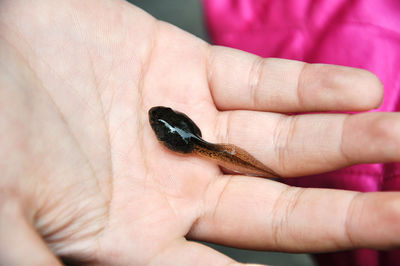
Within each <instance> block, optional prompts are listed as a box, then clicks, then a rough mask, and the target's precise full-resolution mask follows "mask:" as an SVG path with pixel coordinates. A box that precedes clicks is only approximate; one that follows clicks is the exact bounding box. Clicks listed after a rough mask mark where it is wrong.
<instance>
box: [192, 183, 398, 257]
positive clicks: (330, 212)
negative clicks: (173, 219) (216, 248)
mask: <svg viewBox="0 0 400 266" xmlns="http://www.w3.org/2000/svg"><path fill="white" fill-rule="evenodd" d="M399 202H400V193H387V192H380V193H365V194H362V193H358V192H351V191H343V190H328V189H305V188H296V187H289V186H286V185H284V184H281V183H278V182H274V181H271V180H266V179H260V178H248V177H242V176H233V177H224V178H219V179H216V180H215V183H213V185H212V186H210V188H209V191H208V193H207V194H206V197H205V210H204V215H203V216H202V217H201V218H199V219H198V220H197V223H196V224H195V225H194V226H193V228H192V230H191V232H190V234H189V236H190V237H191V238H193V239H199V240H205V241H211V242H215V243H219V244H223V245H230V246H236V247H240V248H250V249H264V250H279V251H291V252H322V251H324V252H325V251H332V250H342V249H349V248H377V249H382V248H393V247H399V246H400V227H399V226H398V225H399V222H400V208H399Z"/></svg>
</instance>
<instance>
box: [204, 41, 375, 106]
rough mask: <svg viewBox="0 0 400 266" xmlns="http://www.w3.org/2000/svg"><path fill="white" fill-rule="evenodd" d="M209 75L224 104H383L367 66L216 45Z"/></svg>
mask: <svg viewBox="0 0 400 266" xmlns="http://www.w3.org/2000/svg"><path fill="white" fill-rule="evenodd" d="M208 81H209V87H210V90H211V94H212V96H213V99H214V102H215V105H216V106H217V108H218V109H220V110H232V109H249V110H260V111H272V112H307V111H334V110H337V111H362V110H369V109H372V108H376V107H377V106H379V105H380V103H381V101H382V96H383V90H382V83H381V82H380V81H379V79H378V78H377V77H376V76H375V75H374V74H372V73H371V72H369V71H366V70H362V69H357V68H351V67H344V66H336V65H326V64H307V63H304V62H300V61H293V60H285V59H277V58H261V57H258V56H256V55H252V54H249V53H246V52H242V51H239V50H235V49H230V48H224V47H216V46H212V47H211V48H210V52H209V56H208ZM360 95H362V97H360Z"/></svg>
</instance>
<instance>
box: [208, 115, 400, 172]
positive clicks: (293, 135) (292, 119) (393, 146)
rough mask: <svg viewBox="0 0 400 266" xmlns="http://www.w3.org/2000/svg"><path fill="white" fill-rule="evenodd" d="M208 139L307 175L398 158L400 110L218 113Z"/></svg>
mask: <svg viewBox="0 0 400 266" xmlns="http://www.w3.org/2000/svg"><path fill="white" fill-rule="evenodd" d="M213 130H214V132H213V133H210V135H212V136H214V137H215V139H211V141H215V142H222V143H231V144H235V145H238V146H240V147H241V148H244V149H245V150H247V151H248V152H250V153H251V154H253V155H254V156H255V157H256V158H257V159H259V160H260V161H261V162H263V163H264V164H265V165H267V166H268V167H270V168H271V169H272V170H274V171H275V172H277V173H278V174H280V175H282V176H285V177H290V176H299V175H310V174H316V173H321V172H326V171H331V170H336V169H338V168H342V167H345V166H349V165H353V164H358V163H379V162H393V161H400V114H399V113H363V114H355V115H348V114H306V115H296V116H286V115H281V114H274V113H264V112H250V111H225V112H221V113H219V115H218V117H217V119H216V120H215V123H214V128H213Z"/></svg>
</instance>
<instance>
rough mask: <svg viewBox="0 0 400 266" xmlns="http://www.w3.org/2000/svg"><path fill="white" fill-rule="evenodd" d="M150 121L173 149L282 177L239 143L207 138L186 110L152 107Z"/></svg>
mask: <svg viewBox="0 0 400 266" xmlns="http://www.w3.org/2000/svg"><path fill="white" fill-rule="evenodd" d="M149 122H150V125H151V127H152V129H153V131H154V133H155V135H156V137H157V139H158V140H159V141H160V142H161V143H162V144H163V145H164V146H165V147H167V148H168V149H170V150H172V151H175V152H179V153H186V154H188V153H193V154H196V155H198V156H201V157H204V158H207V159H210V160H213V161H215V162H216V163H217V164H219V165H220V166H222V167H224V168H226V169H229V170H231V171H234V172H237V173H241V174H245V175H252V176H261V177H279V175H278V174H277V173H275V172H274V171H273V170H272V169H270V168H269V167H267V166H266V165H264V164H263V163H261V162H260V161H259V160H257V159H256V158H254V157H253V156H252V155H251V154H250V153H248V152H247V151H245V150H244V149H242V148H240V147H238V146H235V145H232V144H214V143H210V142H207V141H205V140H203V139H202V137H201V131H200V129H199V128H198V127H197V125H196V124H195V123H194V122H193V120H191V119H190V118H189V117H188V116H187V115H185V114H184V113H181V112H178V111H175V110H173V109H171V108H169V107H164V106H155V107H152V108H151V109H150V110H149Z"/></svg>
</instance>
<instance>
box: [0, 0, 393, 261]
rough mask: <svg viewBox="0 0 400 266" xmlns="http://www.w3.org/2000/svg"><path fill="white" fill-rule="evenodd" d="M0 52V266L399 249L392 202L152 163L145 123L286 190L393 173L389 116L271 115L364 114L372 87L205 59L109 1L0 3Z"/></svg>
mask: <svg viewBox="0 0 400 266" xmlns="http://www.w3.org/2000/svg"><path fill="white" fill-rule="evenodd" d="M0 47H1V49H0V101H1V104H0V106H1V115H0V116H1V118H0V134H1V138H0V146H1V147H2V149H1V150H0V156H1V162H2V163H1V172H2V176H1V178H0V198H1V203H0V264H7V265H9V264H19V265H21V264H31V265H32V264H37V265H45V264H48V265H53V264H55V263H59V262H58V260H57V259H56V257H55V256H54V255H53V254H55V255H56V256H62V257H66V258H69V259H72V260H74V261H75V260H76V261H79V262H81V263H83V262H86V263H94V264H112V265H146V264H150V265H159V264H162V265H187V264H191V265H192V264H199V265H212V264H213V265H222V264H229V263H232V261H231V259H229V258H227V257H225V256H224V255H222V254H219V253H217V252H216V251H213V250H212V249H209V248H208V247H206V246H203V245H201V244H197V243H195V242H191V241H188V240H186V239H187V238H188V239H197V240H208V241H213V242H217V243H222V244H226V245H231V246H237V247H246V248H254V249H269V250H284V251H303V252H304V251H326V250H337V249H345V248H352V247H374V248H388V247H397V246H399V241H398V239H400V238H399V237H398V236H399V234H400V230H399V228H398V226H397V223H398V221H399V219H400V212H399V210H398V208H397V206H396V204H395V202H398V200H399V199H400V196H399V195H398V194H397V193H375V194H358V193H355V192H344V191H334V190H332V191H330V190H316V189H300V188H290V187H287V186H285V185H283V184H281V183H278V182H275V181H271V180H265V179H260V178H250V177H244V176H231V175H225V174H223V173H222V172H221V171H220V169H219V168H218V166H216V165H215V164H213V163H211V162H207V161H204V160H202V159H200V158H196V157H194V156H183V155H178V154H175V153H172V152H170V151H168V150H166V149H165V148H164V147H162V146H161V145H160V144H159V143H158V142H157V140H156V138H155V136H154V134H153V132H152V130H151V128H150V126H149V123H148V117H147V111H148V110H149V109H150V108H151V107H152V106H156V105H165V106H170V107H172V108H174V109H176V110H179V111H182V112H184V113H186V114H188V115H189V116H190V117H191V118H192V119H193V120H194V121H195V122H196V124H197V125H198V126H199V127H200V129H201V130H202V133H203V136H204V137H205V139H206V140H208V141H211V142H227V143H234V144H237V145H238V146H241V147H243V148H245V149H246V150H248V151H249V152H250V153H252V154H254V155H255V156H256V157H257V158H259V159H260V160H261V161H263V162H265V163H266V164H267V165H268V166H269V167H271V168H272V169H274V170H276V171H277V172H278V173H280V174H281V175H282V176H287V177H294V176H299V175H306V174H313V173H319V172H323V171H329V170H334V169H337V168H339V167H344V166H347V165H351V164H355V163H362V162H366V163H368V162H385V161H396V160H399V159H400V153H399V152H398V150H399V149H394V148H393V145H395V146H396V147H399V144H400V138H399V137H398V135H399V134H398V132H397V131H399V129H397V131H396V129H395V130H393V129H391V130H390V131H389V130H388V127H389V125H390V127H393V125H398V124H399V121H400V118H399V117H398V116H397V115H395V114H361V115H344V114H336V115H335V114H319V115H303V116H300V115H299V116H296V117H291V116H286V115H284V114H279V112H297V111H307V112H310V111H325V110H355V111H357V110H368V109H370V108H374V107H375V106H377V105H378V104H379V102H380V101H381V85H380V83H379V81H378V80H377V79H376V77H374V76H373V75H372V74H370V73H368V72H366V71H362V70H357V69H350V68H341V67H336V66H324V65H305V64H303V63H301V62H293V61H286V60H278V59H267V60H262V59H259V58H257V57H255V56H253V55H250V54H246V53H242V52H239V51H235V50H230V49H226V48H221V47H212V46H209V45H208V44H206V43H205V42H203V41H201V40H199V39H196V38H195V37H193V36H191V35H189V34H187V33H185V32H183V31H181V30H179V29H177V28H175V27H173V26H171V25H168V24H166V23H162V22H159V21H156V20H155V19H154V18H152V17H151V16H149V15H148V14H146V13H145V12H143V11H141V10H139V9H137V8H135V7H134V6H131V5H130V4H128V3H125V2H122V1H45V0H41V1H32V3H30V4H27V3H26V1H2V2H1V3H0ZM267 81H268V82H267ZM266 83H268V84H266ZM360 91H361V92H362V93H363V95H364V96H365V97H363V98H362V99H360V98H359V97H353V96H354V95H358V93H360ZM371 124H374V125H378V126H377V127H374V128H373V127H371ZM355 140H357V141H355ZM365 143H368V147H367V148H366V145H365ZM376 202H379V205H378V204H377V203H376ZM327 206H329V208H327ZM381 206H385V207H384V208H382V207H381ZM370 212H374V217H373V218H368V219H362V218H364V216H365V217H368V214H369V213H370ZM360 217H361V218H360ZM310 220H311V221H313V226H312V228H310V226H309V221H310ZM366 220H368V222H367V221H366ZM377 225H381V226H382V227H381V228H382V229H381V230H380V229H376V226H377ZM371 228H374V229H375V230H372V231H371V230H370V229H371ZM378 236H379V237H378ZM21 243H23V244H21ZM46 244H47V245H46ZM48 247H49V249H48ZM26 252H31V254H36V256H33V257H29V258H25V257H24V256H23V254H26Z"/></svg>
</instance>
